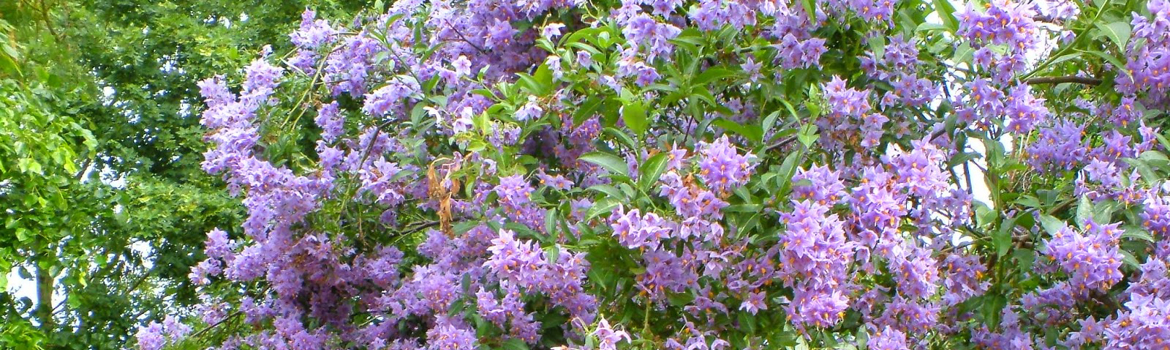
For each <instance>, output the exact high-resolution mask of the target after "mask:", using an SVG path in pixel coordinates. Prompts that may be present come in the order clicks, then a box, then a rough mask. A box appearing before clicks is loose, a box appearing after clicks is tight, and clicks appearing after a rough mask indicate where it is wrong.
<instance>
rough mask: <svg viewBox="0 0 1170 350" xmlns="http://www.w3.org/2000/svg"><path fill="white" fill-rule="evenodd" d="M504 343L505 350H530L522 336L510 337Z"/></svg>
mask: <svg viewBox="0 0 1170 350" xmlns="http://www.w3.org/2000/svg"><path fill="white" fill-rule="evenodd" d="M502 345H503V348H504V349H505V350H528V344H526V343H524V341H523V340H520V338H512V339H508V341H506V342H504V344H502Z"/></svg>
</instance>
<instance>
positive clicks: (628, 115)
mask: <svg viewBox="0 0 1170 350" xmlns="http://www.w3.org/2000/svg"><path fill="white" fill-rule="evenodd" d="M622 121H624V122H626V127H628V128H630V130H631V131H633V132H634V133H635V134H637V135H642V134H644V133H646V128H647V127H649V124H650V123H649V122H648V121H647V118H646V106H643V105H642V103H641V102H638V101H626V102H625V103H623V104H622Z"/></svg>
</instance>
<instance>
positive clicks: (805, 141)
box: [796, 124, 821, 148]
mask: <svg viewBox="0 0 1170 350" xmlns="http://www.w3.org/2000/svg"><path fill="white" fill-rule="evenodd" d="M820 137H821V136H820V135H819V134H817V126H816V125H813V124H808V125H805V127H804V128H801V129H800V133H799V134H796V139H797V140H798V141H800V144H802V145H804V147H805V148H812V144H813V142H817V139H818V138H820Z"/></svg>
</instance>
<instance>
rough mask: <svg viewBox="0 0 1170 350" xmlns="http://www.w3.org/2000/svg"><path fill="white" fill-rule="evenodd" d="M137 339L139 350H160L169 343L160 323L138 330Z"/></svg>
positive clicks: (153, 323) (152, 323)
mask: <svg viewBox="0 0 1170 350" xmlns="http://www.w3.org/2000/svg"><path fill="white" fill-rule="evenodd" d="M137 338H138V349H139V350H160V349H162V347H163V345H166V342H167V339H166V336H164V335H163V326H162V325H161V324H158V322H151V323H150V324H149V325H147V326H146V328H140V329H138V335H137Z"/></svg>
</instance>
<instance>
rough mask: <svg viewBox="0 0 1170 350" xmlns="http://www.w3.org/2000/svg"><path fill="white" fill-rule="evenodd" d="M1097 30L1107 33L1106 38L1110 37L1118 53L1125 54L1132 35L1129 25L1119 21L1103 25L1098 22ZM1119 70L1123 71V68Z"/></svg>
mask: <svg viewBox="0 0 1170 350" xmlns="http://www.w3.org/2000/svg"><path fill="white" fill-rule="evenodd" d="M1097 28H1098V29H1101V32H1103V33H1105V36H1107V37H1109V39H1110V40H1113V43H1114V44H1117V52H1125V44H1126V43H1128V42H1129V35H1130V33H1131V30H1130V27H1129V23H1127V22H1121V21H1118V22H1113V23H1109V24H1103V23H1101V22H1097ZM1117 68H1118V69H1121V68H1122V67H1117Z"/></svg>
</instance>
